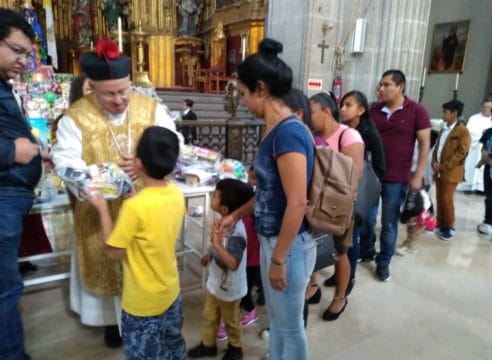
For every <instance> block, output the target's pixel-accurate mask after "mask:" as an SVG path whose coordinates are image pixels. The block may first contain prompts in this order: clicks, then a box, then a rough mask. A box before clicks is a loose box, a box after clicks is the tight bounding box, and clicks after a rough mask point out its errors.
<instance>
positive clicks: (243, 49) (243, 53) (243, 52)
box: [241, 36, 246, 61]
mask: <svg viewBox="0 0 492 360" xmlns="http://www.w3.org/2000/svg"><path fill="white" fill-rule="evenodd" d="M241 58H242V60H243V61H244V59H246V37H244V36H243V37H242V38H241Z"/></svg>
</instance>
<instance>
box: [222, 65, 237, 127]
mask: <svg viewBox="0 0 492 360" xmlns="http://www.w3.org/2000/svg"><path fill="white" fill-rule="evenodd" d="M225 92H226V94H225V96H224V110H225V111H227V112H228V113H229V114H230V115H231V119H234V118H235V117H236V111H237V107H238V106H239V99H240V93H239V89H238V87H237V74H236V73H233V74H232V79H231V80H229V81H228V82H227V85H226V86H225Z"/></svg>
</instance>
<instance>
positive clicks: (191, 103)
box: [183, 99, 194, 107]
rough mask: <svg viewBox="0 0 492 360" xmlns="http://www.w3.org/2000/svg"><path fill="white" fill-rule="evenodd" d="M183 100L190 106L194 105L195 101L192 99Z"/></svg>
mask: <svg viewBox="0 0 492 360" xmlns="http://www.w3.org/2000/svg"><path fill="white" fill-rule="evenodd" d="M183 102H184V103H185V104H186V106H188V107H192V106H193V104H194V102H193V100H191V99H184V100H183Z"/></svg>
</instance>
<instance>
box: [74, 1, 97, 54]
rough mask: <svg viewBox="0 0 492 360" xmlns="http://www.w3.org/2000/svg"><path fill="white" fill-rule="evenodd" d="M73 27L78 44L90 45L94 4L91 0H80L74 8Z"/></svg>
mask: <svg viewBox="0 0 492 360" xmlns="http://www.w3.org/2000/svg"><path fill="white" fill-rule="evenodd" d="M72 18H73V29H74V33H75V34H77V44H78V45H79V46H88V45H89V44H90V42H91V39H92V5H91V2H90V0H79V2H78V3H77V5H76V6H75V9H74V10H73V15H72Z"/></svg>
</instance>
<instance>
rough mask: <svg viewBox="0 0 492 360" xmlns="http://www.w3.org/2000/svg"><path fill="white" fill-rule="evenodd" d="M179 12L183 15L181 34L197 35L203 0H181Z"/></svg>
mask: <svg viewBox="0 0 492 360" xmlns="http://www.w3.org/2000/svg"><path fill="white" fill-rule="evenodd" d="M178 6H179V14H180V15H181V27H180V28H179V35H182V36H183V35H184V36H196V32H197V28H198V20H199V18H200V13H201V11H202V6H203V4H202V1H201V0H181V1H180V2H179V5H178Z"/></svg>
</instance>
